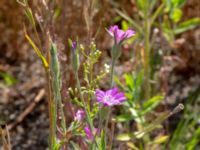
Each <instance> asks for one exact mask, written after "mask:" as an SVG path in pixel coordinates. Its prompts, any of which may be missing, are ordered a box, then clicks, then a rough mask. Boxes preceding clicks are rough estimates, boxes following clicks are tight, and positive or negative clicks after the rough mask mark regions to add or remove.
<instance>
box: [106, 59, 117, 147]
mask: <svg viewBox="0 0 200 150" xmlns="http://www.w3.org/2000/svg"><path fill="white" fill-rule="evenodd" d="M114 68H115V59H112V64H111V76H110V87H111V88H112V87H113V82H114V81H113V77H114ZM110 115H111V108H110V107H109V108H108V115H107V118H106V124H105V134H106V133H107V129H108V122H109V118H110ZM111 143H112V141H111ZM111 148H112V147H111Z"/></svg>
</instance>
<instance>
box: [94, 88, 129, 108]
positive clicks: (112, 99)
mask: <svg viewBox="0 0 200 150" xmlns="http://www.w3.org/2000/svg"><path fill="white" fill-rule="evenodd" d="M95 95H96V98H97V101H98V102H99V103H103V104H104V106H113V105H119V104H121V103H122V102H124V101H125V100H126V97H125V96H124V93H122V92H119V90H118V88H116V87H115V88H113V89H110V90H107V91H101V90H99V89H97V90H96V92H95Z"/></svg>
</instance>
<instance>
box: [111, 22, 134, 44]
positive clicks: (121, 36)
mask: <svg viewBox="0 0 200 150" xmlns="http://www.w3.org/2000/svg"><path fill="white" fill-rule="evenodd" d="M108 33H109V34H110V35H111V36H112V37H114V39H115V42H116V43H117V44H121V43H122V42H123V41H124V40H126V39H128V38H130V37H132V36H134V35H135V31H133V30H131V29H128V30H126V31H123V30H121V29H119V27H118V26H117V25H114V26H111V27H110V28H109V29H108Z"/></svg>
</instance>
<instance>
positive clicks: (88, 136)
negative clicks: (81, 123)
mask: <svg viewBox="0 0 200 150" xmlns="http://www.w3.org/2000/svg"><path fill="white" fill-rule="evenodd" d="M84 131H85V134H86V137H87V139H88V140H93V138H94V135H95V134H96V133H97V132H98V130H97V129H96V128H94V134H93V133H92V131H91V129H90V127H89V126H86V127H85V128H84Z"/></svg>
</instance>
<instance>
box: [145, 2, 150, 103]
mask: <svg viewBox="0 0 200 150" xmlns="http://www.w3.org/2000/svg"><path fill="white" fill-rule="evenodd" d="M148 9H149V6H148V4H147V3H146V6H145V13H144V14H145V22H144V25H145V64H144V68H145V75H146V77H145V99H146V100H148V99H149V98H150V91H151V89H150V88H151V87H150V83H149V78H150V70H149V69H150V68H149V62H150V61H149V59H150V55H149V54H150V46H149V43H150V39H149V37H150V20H149V18H148V13H149V10H148Z"/></svg>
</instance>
